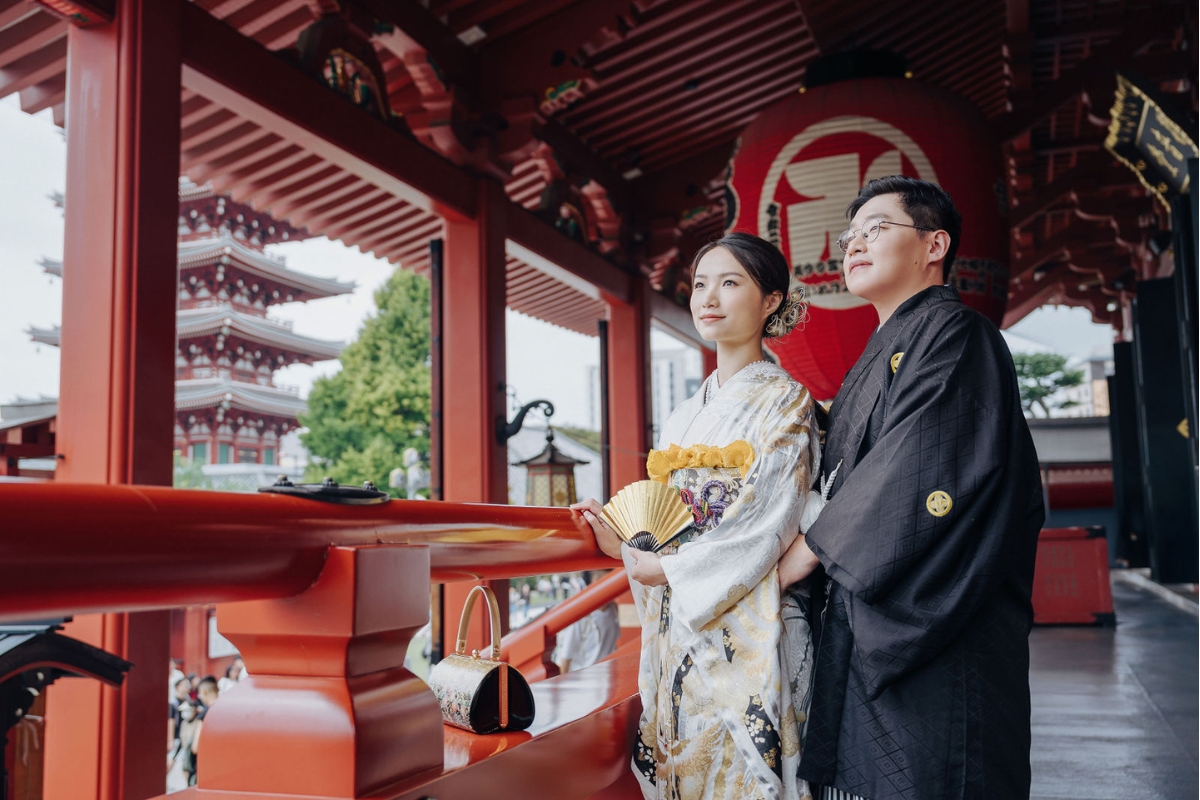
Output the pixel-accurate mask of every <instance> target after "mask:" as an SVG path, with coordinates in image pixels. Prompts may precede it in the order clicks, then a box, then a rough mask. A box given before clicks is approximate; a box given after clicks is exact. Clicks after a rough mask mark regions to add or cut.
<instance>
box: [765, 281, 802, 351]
mask: <svg viewBox="0 0 1200 800" xmlns="http://www.w3.org/2000/svg"><path fill="white" fill-rule="evenodd" d="M807 321H808V302H807V301H806V300H805V299H804V287H803V286H801V285H800V282H799V281H797V280H795V279H793V280H792V283H791V285H790V286H789V287H788V293H787V295H786V296H785V297H784V298H783V302H781V303H780V304H779V308H777V309H775V313H774V314H772V315H771V316H770V317H768V318H767V325H766V329H765V331H764V333H765V335H766V337H767V338H768V339H780V338H783V337H784V336H787V335H788V334H789V333H791V332H792V331H793V330H795V329H796V326H797V325H800V324H801V323H803V322H807Z"/></svg>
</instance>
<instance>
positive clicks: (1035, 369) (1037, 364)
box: [1013, 353, 1083, 417]
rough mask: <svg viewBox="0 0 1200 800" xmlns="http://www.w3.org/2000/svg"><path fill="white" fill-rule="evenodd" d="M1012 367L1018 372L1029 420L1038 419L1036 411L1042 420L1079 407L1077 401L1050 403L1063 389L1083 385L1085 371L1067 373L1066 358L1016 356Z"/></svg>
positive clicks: (1069, 371)
mask: <svg viewBox="0 0 1200 800" xmlns="http://www.w3.org/2000/svg"><path fill="white" fill-rule="evenodd" d="M1013 365H1014V366H1016V368H1017V384H1018V385H1019V386H1020V387H1021V407H1022V408H1023V409H1025V413H1026V414H1028V415H1029V416H1031V417H1032V416H1037V414H1035V413H1034V409H1035V408H1037V409H1041V412H1042V416H1043V417H1048V416H1050V412H1052V411H1057V410H1059V409H1063V408H1070V407H1071V406H1075V405H1079V404H1078V403H1077V402H1075V401H1074V400H1059V401H1053V400H1051V399H1050V398H1051V397H1052V396H1053V395H1055V394H1056V393H1058V391H1059V390H1061V389H1069V388H1071V387H1073V386H1078V385H1079V384H1081V383H1083V370H1081V369H1067V357H1066V356H1060V355H1058V354H1057V353H1013Z"/></svg>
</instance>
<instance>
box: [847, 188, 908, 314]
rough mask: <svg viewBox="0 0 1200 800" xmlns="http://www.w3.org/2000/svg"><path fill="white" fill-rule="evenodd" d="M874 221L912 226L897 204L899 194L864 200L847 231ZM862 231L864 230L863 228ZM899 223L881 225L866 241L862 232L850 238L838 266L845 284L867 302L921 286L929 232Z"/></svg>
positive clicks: (861, 227)
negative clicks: (923, 235)
mask: <svg viewBox="0 0 1200 800" xmlns="http://www.w3.org/2000/svg"><path fill="white" fill-rule="evenodd" d="M877 222H884V223H886V222H898V223H903V225H912V224H913V219H912V217H910V216H909V215H908V214H907V213H906V212H905V211H904V208H903V207H902V206H901V205H900V196H899V195H896V194H882V195H879V196H877V197H872V198H871V199H870V200H868V201H867V202H866V203H865V204H864V205H863V207H862V208H860V209H859V210H858V213H857V214H855V215H854V219H853V220H851V222H850V230H852V231H858V230H863V229H866V228H870V227H871V226H872V225H874V224H875V223H877ZM864 232H865V231H864ZM923 233H924V232H923V231H919V230H915V229H913V228H907V227H903V226H902V225H887V224H884V225H882V226H881V227H880V229H879V236H878V237H877V238H876V239H875V241H873V242H867V241H866V239H865V237H864V236H862V235H858V236H855V237H854V239H852V240H851V242H850V246H849V249H848V250H847V251H846V260H845V261H844V262H843V265H842V269H843V271H844V272H845V276H846V286H847V288H849V289H850V291H851V292H852V293H853V294H855V295H857V296H858V297H861V298H863V299H864V300H867V301H868V302H872V303H875V302H880V301H886V300H887V299H889V298H890V297H892V296H895V295H903V296H906V297H907V296H909V295H911V294H912V293H913V291H912V290H913V289H914V288H916V287H919V286H920V285H924V282H925V281H926V275H927V272H926V268H927V267H928V265H929V263H930V247H929V245H930V241H929V238H930V237H929V234H925V238H924V239H923V238H922V234H923Z"/></svg>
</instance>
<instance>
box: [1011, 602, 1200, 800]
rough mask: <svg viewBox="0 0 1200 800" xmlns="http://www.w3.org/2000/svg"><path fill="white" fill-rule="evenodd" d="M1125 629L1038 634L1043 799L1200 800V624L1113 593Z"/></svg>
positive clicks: (1037, 790)
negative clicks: (1199, 699)
mask: <svg viewBox="0 0 1200 800" xmlns="http://www.w3.org/2000/svg"><path fill="white" fill-rule="evenodd" d="M1113 602H1114V604H1115V607H1116V613H1117V626H1116V628H1074V627H1048V628H1035V629H1034V630H1033V633H1032V634H1031V635H1030V639H1029V643H1030V658H1031V664H1030V673H1029V682H1030V687H1031V689H1032V692H1033V752H1032V765H1033V790H1032V797H1033V798H1034V800H1067V799H1068V798H1070V800H1160V799H1161V800H1196V798H1197V797H1198V796H1200V778H1198V775H1200V766H1198V762H1197V739H1198V735H1197V730H1198V724H1200V716H1198V712H1197V696H1198V694H1197V685H1198V683H1197V681H1198V676H1197V619H1196V617H1194V616H1192V615H1190V614H1188V613H1187V612H1185V611H1182V610H1180V609H1177V608H1174V607H1173V606H1171V605H1169V604H1168V603H1166V602H1164V601H1163V600H1161V599H1159V598H1158V597H1156V596H1154V595H1153V594H1151V593H1149V592H1146V591H1144V590H1141V589H1138V588H1135V587H1131V586H1128V585H1126V584H1123V583H1114V584H1113Z"/></svg>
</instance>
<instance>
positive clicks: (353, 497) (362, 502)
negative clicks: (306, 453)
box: [258, 475, 392, 506]
mask: <svg viewBox="0 0 1200 800" xmlns="http://www.w3.org/2000/svg"><path fill="white" fill-rule="evenodd" d="M258 490H259V491H260V492H266V493H268V494H286V495H290V496H291V497H304V498H307V499H309V500H320V501H321V502H323V503H337V504H339V505H344V506H374V505H379V504H380V503H386V502H388V501H389V500H391V499H392V496H391V495H390V494H388V493H387V492H383V491H380V490H379V489H376V488H375V484H373V483H371V482H370V481H366V482H365V483H364V484H363V485H362V486H341V485H339V484H338V482H337V481H335V480H333V478H326V479H325V480H323V481H322V482H321V483H292V482H291V481H290V480H289V479H288V476H287V475H280V476H279V480H277V481H275V484H274V485H273V486H260V487H259V489H258Z"/></svg>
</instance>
